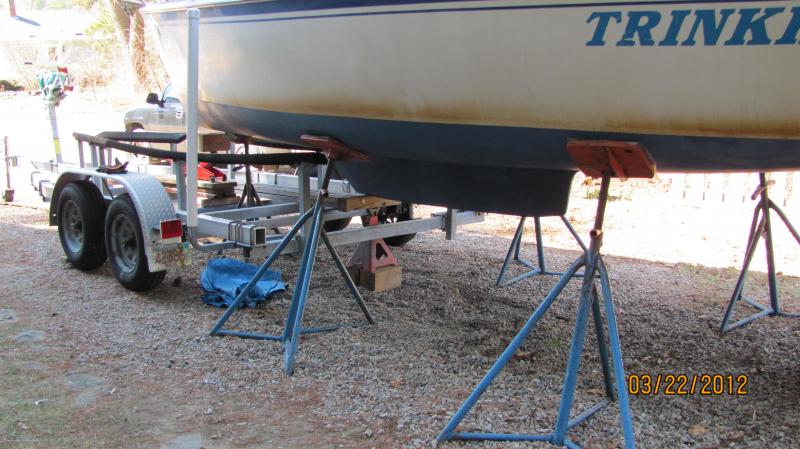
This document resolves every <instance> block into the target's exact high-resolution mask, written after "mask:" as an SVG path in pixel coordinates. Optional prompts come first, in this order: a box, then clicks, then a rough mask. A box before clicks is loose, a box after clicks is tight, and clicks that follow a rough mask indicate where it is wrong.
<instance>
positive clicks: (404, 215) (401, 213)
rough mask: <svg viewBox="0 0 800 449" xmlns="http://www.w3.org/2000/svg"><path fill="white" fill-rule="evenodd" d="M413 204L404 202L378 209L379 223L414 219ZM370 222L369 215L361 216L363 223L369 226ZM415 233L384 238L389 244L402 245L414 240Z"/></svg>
mask: <svg viewBox="0 0 800 449" xmlns="http://www.w3.org/2000/svg"><path fill="white" fill-rule="evenodd" d="M412 210H413V205H412V204H411V203H402V204H400V205H398V206H388V207H382V208H380V209H379V210H378V214H377V215H378V224H386V223H397V222H399V221H408V220H411V219H413V218H414V217H413V214H412ZM368 223H369V216H367V215H364V216H362V217H361V224H363V225H364V226H367V224H368ZM416 235H417V234H416V233H414V234H403V235H395V236H392V237H386V238H384V239H383V241H384V242H386V244H387V245H389V246H394V247H400V246H403V245H405V244H406V243H408V242H410V241H412V240H414V237H416Z"/></svg>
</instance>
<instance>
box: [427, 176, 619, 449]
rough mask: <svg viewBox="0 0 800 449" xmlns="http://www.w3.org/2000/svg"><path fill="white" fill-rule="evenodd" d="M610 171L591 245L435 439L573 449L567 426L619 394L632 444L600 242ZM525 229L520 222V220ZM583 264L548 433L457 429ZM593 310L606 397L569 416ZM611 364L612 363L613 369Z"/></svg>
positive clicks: (597, 409) (576, 447) (577, 422)
mask: <svg viewBox="0 0 800 449" xmlns="http://www.w3.org/2000/svg"><path fill="white" fill-rule="evenodd" d="M610 179H611V174H610V173H603V175H602V184H601V188H600V195H599V198H598V206H597V214H596V216H595V225H594V229H593V230H592V231H591V233H590V236H591V240H590V244H589V248H588V249H587V251H586V252H585V253H584V254H582V255H581V256H580V257H578V259H577V260H576V261H575V262H573V263H572V265H570V267H569V268H568V269H567V271H566V272H565V273H564V274H563V275H562V276H561V279H560V280H559V281H558V283H557V284H556V286H555V287H554V288H553V290H551V291H550V293H549V294H548V295H547V297H545V299H544V301H543V302H542V303H541V305H539V307H537V308H536V311H535V312H534V313H533V315H531V317H530V318H529V319H528V321H527V322H526V323H525V325H524V326H523V327H522V329H520V331H519V333H517V335H516V336H515V337H514V339H513V340H512V341H511V343H510V344H509V345H508V347H507V348H506V349H505V350H504V351H503V353H502V354H501V355H500V357H499V358H498V359H497V361H495V363H494V365H492V367H491V368H490V369H489V371H488V372H487V373H486V375H485V376H484V377H483V379H482V380H481V381H480V382H479V383H478V385H477V387H475V389H474V390H473V391H472V393H471V394H470V395H469V397H467V399H466V400H465V401H464V403H463V404H462V405H461V407H459V409H458V410H457V411H456V413H455V415H454V416H453V417H452V419H451V420H450V421H449V422H448V423H447V425H446V426H445V427H444V429H443V430H442V432H441V433H440V434H439V436H438V437H437V439H436V440H437V442H443V441H447V440H489V441H543V442H549V443H551V444H553V445H556V446H561V447H566V448H570V449H580V446H578V444H576V443H575V442H573V441H572V440H571V439H570V438H569V437H568V436H567V432H568V431H569V430H570V429H572V428H573V427H575V426H577V425H579V424H581V423H582V422H584V421H586V420H587V419H589V418H590V417H592V416H593V415H594V414H595V413H597V412H598V411H600V410H601V409H602V408H603V407H604V406H606V405H607V404H609V403H610V402H613V401H615V400H618V401H619V413H620V417H621V422H622V432H623V436H624V439H625V449H634V447H635V443H634V437H633V424H632V422H631V413H630V406H629V401H628V390H627V384H626V380H625V370H624V367H623V363H622V349H621V347H620V340H619V332H618V329H617V321H616V314H615V311H614V303H613V300H612V296H611V286H610V283H609V277H608V272H607V270H606V267H605V265H604V264H603V260H602V257H601V256H600V246H601V245H602V241H603V231H602V228H603V218H604V215H605V208H606V203H607V201H608V190H609V184H610ZM520 229H521V225H520ZM580 268H584V273H583V285H582V288H581V295H580V302H579V304H578V311H577V317H576V320H575V328H574V330H573V334H572V342H571V347H570V352H569V357H568V360H567V369H566V373H565V377H564V384H563V390H562V395H561V403H560V406H559V409H558V415H557V417H556V422H555V428H554V430H553V431H552V432H551V433H547V434H515V433H495V432H490V433H480V432H459V431H456V429H457V427H458V425H459V424H460V423H461V421H462V420H463V419H464V417H465V416H466V415H467V413H469V411H470V410H471V409H472V407H473V406H474V405H475V404H476V403H477V401H478V400H479V399H480V397H481V395H482V394H483V393H484V392H485V391H486V389H487V388H488V387H489V385H490V384H491V383H492V381H494V380H495V378H496V377H497V375H498V374H500V372H501V371H502V369H503V368H504V367H505V366H506V365H507V364H508V362H509V361H510V360H511V358H512V356H513V355H514V353H515V352H516V351H517V349H519V347H520V346H521V345H522V343H523V342H524V341H525V339H526V338H527V337H528V335H529V334H530V333H531V331H532V330H533V328H534V327H535V326H536V324H537V323H538V321H539V320H540V319H541V318H542V316H544V314H545V313H546V312H547V310H548V309H549V308H550V306H551V305H552V304H553V302H555V300H556V299H557V298H558V296H559V295H560V294H561V292H562V290H563V289H564V287H565V286H566V285H567V283H568V282H569V281H570V280H571V279H572V277H573V276H575V274H576V273H577V272H578V270H579V269H580ZM598 277H599V284H600V294H598V287H597V281H598ZM601 298H602V302H603V305H604V307H605V316H606V320H607V325H608V340H609V343H610V349H611V354H610V356H611V358H610V360H609V351H608V346H607V344H606V336H605V335H604V326H603V319H602V315H601V312H600V299H601ZM590 312H591V315H592V319H593V320H594V328H595V330H596V334H597V343H598V347H599V353H600V363H601V367H602V372H603V379H604V383H605V393H606V398H605V399H604V400H602V401H600V402H599V403H597V404H596V405H594V406H593V407H590V408H588V409H587V410H585V411H583V412H581V413H579V414H577V415H575V416H574V417H570V415H571V412H572V406H573V403H574V397H575V389H576V386H577V380H578V369H579V366H580V357H581V352H582V350H583V346H584V341H585V337H586V332H587V327H588V326H587V325H588V320H589V314H590ZM612 364H613V369H612Z"/></svg>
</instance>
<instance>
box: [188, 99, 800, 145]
mask: <svg viewBox="0 0 800 449" xmlns="http://www.w3.org/2000/svg"><path fill="white" fill-rule="evenodd" d="M203 101H208V102H211V103H217V104H226V105H231V106H239V107H244V108H249V109H255V110H264V111H271V112H285V113H295V114H310V115H323V116H336V117H353V118H365V119H377V120H397V121H410V122H422V123H442V124H459V125H484V126H513V127H526V128H544V129H564V130H575V131H595V132H609V133H617V132H619V133H633V134H637V133H641V134H662V135H675V136H701V137H738V138H764V139H787V140H800V113H798V114H797V115H796V116H794V117H785V118H779V119H776V118H770V117H769V115H768V114H766V113H765V114H760V118H758V119H756V120H744V119H737V118H729V117H717V118H714V119H706V118H692V117H691V116H687V117H688V118H681V119H678V118H671V117H664V118H660V119H659V118H654V119H645V118H642V117H641V115H637V114H635V113H626V112H619V111H613V110H611V109H610V110H611V111H612V112H610V113H609V114H608V115H606V116H603V117H602V118H601V119H599V120H598V119H597V118H595V119H594V123H592V124H588V123H587V122H588V121H587V120H586V119H585V118H584V117H582V116H581V114H580V113H579V112H576V113H574V114H573V117H574V118H571V119H560V118H558V117H556V116H555V114H554V115H552V116H544V117H541V116H536V115H535V114H533V113H532V111H535V108H515V107H508V106H505V105H497V104H495V105H490V106H484V107H481V106H480V105H478V104H476V103H463V104H449V105H435V104H426V105H417V106H415V107H407V106H404V105H401V104H392V103H389V102H387V103H376V102H363V101H355V100H353V99H344V98H338V99H337V98H333V99H329V100H313V101H311V100H309V101H292V102H285V103H282V102H277V101H276V102H270V103H254V102H252V101H228V100H222V101H220V100H213V99H211V98H203ZM655 115H656V117H657V116H658V114H655Z"/></svg>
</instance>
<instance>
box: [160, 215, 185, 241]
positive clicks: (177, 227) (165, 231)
mask: <svg viewBox="0 0 800 449" xmlns="http://www.w3.org/2000/svg"><path fill="white" fill-rule="evenodd" d="M181 236H183V223H181V220H180V218H176V219H175V220H164V221H162V222H161V240H180V238H181Z"/></svg>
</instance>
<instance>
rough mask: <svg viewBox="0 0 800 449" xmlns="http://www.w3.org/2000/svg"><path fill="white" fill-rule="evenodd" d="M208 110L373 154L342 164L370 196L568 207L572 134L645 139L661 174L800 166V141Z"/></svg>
mask: <svg viewBox="0 0 800 449" xmlns="http://www.w3.org/2000/svg"><path fill="white" fill-rule="evenodd" d="M200 111H201V117H202V118H203V119H204V123H203V124H204V125H206V126H209V127H211V128H215V129H221V130H223V131H228V132H233V133H236V134H241V135H249V136H263V137H268V138H271V139H275V140H281V141H285V142H288V143H294V144H298V145H299V144H301V143H302V142H301V141H300V136H301V135H303V134H316V135H326V136H331V137H335V138H337V139H339V140H341V141H342V142H344V143H345V144H347V145H348V146H350V147H352V148H355V149H357V150H359V151H362V152H365V153H367V154H369V155H370V156H371V157H372V159H371V160H370V161H369V162H366V163H348V164H341V165H340V168H341V169H342V171H343V172H346V175H345V176H347V177H348V179H350V181H351V182H353V184H354V186H355V187H356V189H358V190H359V191H361V192H362V193H367V194H373V195H378V196H383V197H387V198H394V199H400V200H405V201H414V202H418V203H425V204H436V205H444V206H451V207H458V208H463V209H473V210H481V211H487V212H503V213H513V214H517V215H539V216H547V215H561V214H563V210H565V209H566V207H567V203H566V198H567V197H568V193H569V181H571V178H572V173H571V172H574V171H575V170H577V167H576V166H575V164H574V163H573V161H572V160H571V159H570V157H569V155H568V154H567V152H566V144H567V141H568V140H570V139H591V140H618V141H632V142H639V143H641V144H643V145H644V146H645V148H647V150H648V151H649V152H650V155H651V156H652V157H653V159H654V160H655V162H656V166H657V168H658V170H659V171H662V172H664V171H666V172H670V171H672V172H681V171H694V172H724V171H729V172H736V171H777V170H791V169H800V140H789V139H747V138H724V137H697V136H694V137H693V136H671V135H661V134H633V133H603V132H590V131H571V130H562V129H548V128H523V127H512V126H483V125H459V124H442V123H423V122H410V121H396V120H378V119H365V118H354V117H336V116H324V115H312V114H294V113H285V112H274V111H264V110H256V109H248V108H242V107H236V106H227V105H220V104H216V103H208V102H202V103H201V104H200ZM565 191H566V195H565ZM544 203H548V204H544ZM520 204H522V206H520Z"/></svg>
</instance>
